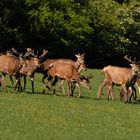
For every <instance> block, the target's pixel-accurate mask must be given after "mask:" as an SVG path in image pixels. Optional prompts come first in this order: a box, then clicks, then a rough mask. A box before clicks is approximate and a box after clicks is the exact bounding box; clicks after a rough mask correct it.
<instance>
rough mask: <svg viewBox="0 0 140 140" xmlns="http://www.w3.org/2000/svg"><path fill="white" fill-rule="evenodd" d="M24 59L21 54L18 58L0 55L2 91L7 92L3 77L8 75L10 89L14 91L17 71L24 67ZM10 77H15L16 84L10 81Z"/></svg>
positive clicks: (17, 76)
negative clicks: (10, 84)
mask: <svg viewBox="0 0 140 140" xmlns="http://www.w3.org/2000/svg"><path fill="white" fill-rule="evenodd" d="M25 65H26V62H25V58H24V56H23V54H20V55H19V57H17V56H14V55H13V54H10V53H6V54H1V55H0V72H1V73H2V79H3V82H2V84H3V88H4V91H7V86H6V85H5V82H4V79H5V78H4V77H5V76H6V75H9V78H10V80H11V83H12V88H13V90H14V91H15V90H16V88H17V85H18V82H19V79H20V77H19V70H20V69H21V68H22V66H25ZM12 76H15V78H16V83H15V85H14V81H13V79H12Z"/></svg>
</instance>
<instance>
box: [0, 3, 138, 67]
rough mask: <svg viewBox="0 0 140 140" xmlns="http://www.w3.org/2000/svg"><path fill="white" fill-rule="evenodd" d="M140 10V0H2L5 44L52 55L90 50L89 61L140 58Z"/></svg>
mask: <svg viewBox="0 0 140 140" xmlns="http://www.w3.org/2000/svg"><path fill="white" fill-rule="evenodd" d="M139 11H140V2H139V0H133V1H132V0H126V1H125V0H122V1H120V0H51V1H49V0H7V1H5V0H1V1H0V38H1V42H0V47H1V49H10V48H11V47H16V48H18V49H24V48H26V47H33V48H35V49H44V48H46V49H48V50H49V51H50V54H52V56H53V57H62V55H63V57H70V56H72V54H74V53H77V52H85V53H86V54H87V55H86V60H87V64H89V65H90V63H91V65H93V64H95V65H96V63H97V60H98V64H97V65H102V63H105V61H104V60H107V63H111V61H108V60H111V59H110V58H112V56H114V58H116V59H117V58H118V57H119V58H120V60H121V59H122V56H123V55H125V54H129V55H132V56H133V57H134V56H136V57H139V53H138V52H139V50H140V49H139V45H140V18H139V15H140V12H139ZM91 60H93V62H91ZM113 63H114V61H113Z"/></svg>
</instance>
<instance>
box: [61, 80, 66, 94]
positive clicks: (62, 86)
mask: <svg viewBox="0 0 140 140" xmlns="http://www.w3.org/2000/svg"><path fill="white" fill-rule="evenodd" d="M60 88H61V89H62V92H63V95H66V93H65V89H64V80H62V79H61V80H60Z"/></svg>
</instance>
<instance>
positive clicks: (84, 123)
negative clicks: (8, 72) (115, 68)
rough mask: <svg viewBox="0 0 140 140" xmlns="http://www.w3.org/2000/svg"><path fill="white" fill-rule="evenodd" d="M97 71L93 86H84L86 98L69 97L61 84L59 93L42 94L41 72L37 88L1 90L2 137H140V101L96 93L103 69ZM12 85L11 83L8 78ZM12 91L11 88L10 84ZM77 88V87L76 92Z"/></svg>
mask: <svg viewBox="0 0 140 140" xmlns="http://www.w3.org/2000/svg"><path fill="white" fill-rule="evenodd" d="M88 73H93V74H94V77H93V79H92V80H91V86H92V89H91V90H86V89H84V88H82V98H80V99H79V98H74V97H73V98H72V97H70V98H67V97H64V96H63V95H62V93H61V92H60V91H59V89H58V86H57V96H53V95H50V93H49V92H48V91H46V92H47V93H45V94H41V92H42V89H43V84H42V83H41V77H42V75H41V74H36V75H35V88H36V89H35V91H36V92H37V93H38V94H32V93H31V87H30V81H28V85H27V92H25V93H24V92H22V93H18V92H16V93H13V92H12V93H11V92H8V93H2V92H1V93H0V140H19V139H20V140H27V139H30V140H47V139H48V140H49V139H52V140H59V139H60V140H94V139H95V140H112V139H113V140H124V139H125V140H137V139H139V138H140V123H139V122H140V119H139V116H140V105H139V104H138V102H137V103H135V104H134V103H131V104H124V102H121V101H120V100H119V97H118V89H117V87H116V88H115V97H116V100H115V101H114V102H113V101H107V100H106V95H105V94H104V95H103V96H102V98H101V99H100V100H96V99H95V98H96V95H97V91H98V87H99V84H100V81H101V79H102V75H101V71H100V70H95V69H90V70H89V69H88V70H87V71H86V72H85V74H86V75H87V74H88ZM7 82H8V85H10V83H9V80H8V78H7ZM9 90H10V91H12V89H11V88H9ZM76 94H77V90H76V91H75V94H74V95H75V96H76Z"/></svg>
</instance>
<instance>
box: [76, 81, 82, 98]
mask: <svg viewBox="0 0 140 140" xmlns="http://www.w3.org/2000/svg"><path fill="white" fill-rule="evenodd" d="M76 86H77V87H78V93H79V95H78V96H77V97H78V98H80V97H81V88H80V85H79V83H76Z"/></svg>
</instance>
